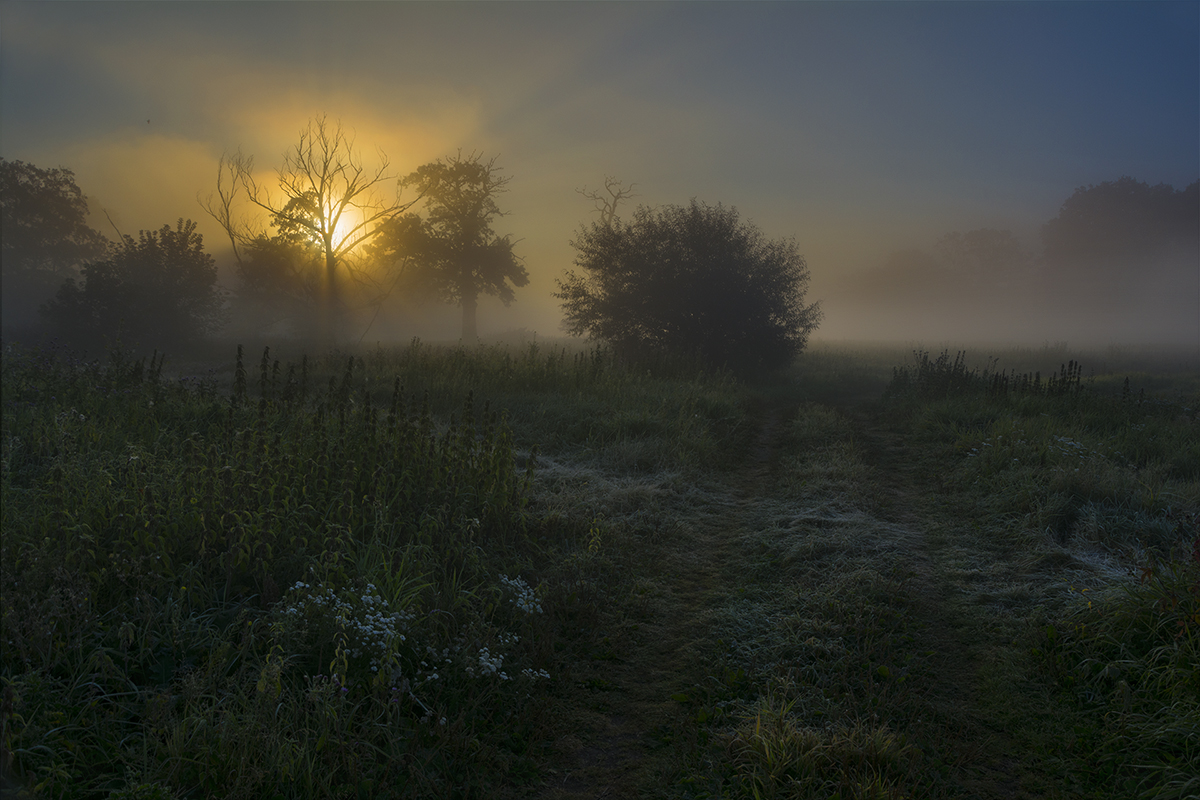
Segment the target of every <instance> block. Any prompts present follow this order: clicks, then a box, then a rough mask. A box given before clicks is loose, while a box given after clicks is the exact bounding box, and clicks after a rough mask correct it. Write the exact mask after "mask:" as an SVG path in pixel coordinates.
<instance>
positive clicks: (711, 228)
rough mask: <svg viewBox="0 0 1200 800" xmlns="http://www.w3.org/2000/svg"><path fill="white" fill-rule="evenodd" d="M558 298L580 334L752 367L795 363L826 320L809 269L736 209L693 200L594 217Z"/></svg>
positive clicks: (640, 349)
mask: <svg viewBox="0 0 1200 800" xmlns="http://www.w3.org/2000/svg"><path fill="white" fill-rule="evenodd" d="M572 246H573V247H574V248H575V250H576V251H577V255H576V258H575V265H576V266H577V267H579V269H580V270H582V274H580V273H575V272H573V271H571V272H568V273H567V275H566V277H565V279H564V280H560V281H559V282H558V286H559V291H558V292H556V293H555V296H556V297H558V298H559V299H561V300H562V301H563V302H562V305H563V310H564V312H565V313H566V327H567V329H568V330H569V331H570V332H571V333H574V334H582V335H590V336H592V337H595V338H598V339H601V340H603V341H607V342H610V343H611V344H613V345H614V346H615V347H617V348H618V349H619V350H620V351H622V352H625V353H628V354H634V355H638V354H641V353H645V352H647V351H650V352H655V351H658V352H669V353H677V354H688V355H694V356H698V357H700V358H701V359H702V360H703V361H705V362H706V363H708V364H710V365H713V366H727V367H730V368H733V369H735V370H737V371H739V372H743V373H748V372H752V371H756V370H760V369H773V368H777V367H781V366H784V365H786V364H787V363H789V362H790V361H791V360H792V359H793V358H794V357H795V356H796V355H797V354H798V353H799V352H800V351H801V350H802V349H803V348H804V345H805V344H806V343H807V341H808V336H809V334H810V333H811V332H812V331H813V330H814V329H815V328H816V326H817V323H818V322H819V320H820V310H819V308H818V306H817V304H815V303H814V304H812V305H805V304H804V295H805V292H806V291H807V288H808V281H809V273H808V265H807V264H806V263H805V261H804V258H803V256H801V255H800V254H799V252H797V250H796V243H795V241H794V240H791V239H780V240H768V239H767V238H766V237H765V236H764V235H763V234H762V232H761V231H760V230H759V229H758V228H757V227H755V226H754V225H753V224H751V223H748V222H743V221H742V220H741V219H739V217H738V213H737V211H736V209H733V208H725V207H724V206H721V205H717V206H710V205H706V204H702V203H697V202H696V201H694V200H693V201H692V202H691V204H690V205H688V206H665V207H663V208H661V209H658V210H655V209H652V208H648V207H645V206H641V207H639V208H638V209H637V211H636V212H635V213H634V216H633V220H632V221H630V222H623V221H621V220H619V219H611V220H609V221H607V222H605V221H604V220H602V221H600V222H595V223H592V225H591V226H590V227H585V228H583V229H582V230H581V231H580V232H579V234H578V235H577V236H576V238H575V241H573V242H572Z"/></svg>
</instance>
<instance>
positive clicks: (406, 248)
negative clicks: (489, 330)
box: [370, 154, 529, 342]
mask: <svg viewBox="0 0 1200 800" xmlns="http://www.w3.org/2000/svg"><path fill="white" fill-rule="evenodd" d="M499 171H500V168H499V167H497V166H496V161H495V159H492V160H490V161H483V160H482V159H481V158H480V157H479V156H477V155H472V156H467V157H463V156H462V155H461V154H460V155H457V156H452V157H450V158H446V159H442V160H438V161H435V162H433V163H430V164H426V165H425V166H423V167H421V168H420V169H418V170H417V171H415V172H413V173H412V174H410V175H409V176H408V177H406V178H404V180H403V181H402V185H404V186H407V187H413V188H415V189H416V191H417V193H418V194H420V196H421V197H422V198H424V202H425V209H426V213H425V217H424V218H423V219H422V218H421V217H419V216H417V215H416V214H406V215H405V216H403V217H399V218H394V219H391V220H389V221H388V222H387V223H386V224H385V225H384V226H382V231H383V232H382V233H381V235H380V237H379V239H378V240H377V241H376V243H375V244H374V246H373V247H372V248H371V250H370V252H371V254H372V256H373V257H375V258H378V259H380V260H382V261H384V262H390V263H396V262H402V261H409V262H410V263H411V264H412V265H413V266H414V267H415V268H416V271H417V272H418V273H420V274H419V276H416V279H417V282H418V284H419V285H422V286H424V287H425V288H426V289H427V290H428V291H431V292H432V293H433V294H435V295H436V296H437V297H438V298H439V299H441V300H444V301H445V302H448V303H455V304H457V305H459V306H461V307H462V310H463V328H462V335H463V340H464V341H467V342H474V341H476V339H477V338H478V336H477V331H476V325H475V312H476V308H477V307H478V301H479V295H481V294H488V295H494V296H497V297H499V298H500V299H501V300H502V301H503V302H504V304H505V305H508V304H509V303H511V302H512V301H513V299H514V295H513V287H520V286H525V285H527V284H528V283H529V275H528V273H527V272H526V271H525V267H524V266H522V265H521V262H520V260H519V259H518V258H517V256H516V255H515V254H514V253H513V242H512V241H511V240H510V239H509V237H507V236H499V235H497V234H496V232H495V231H493V230H492V220H493V219H494V218H496V217H500V216H503V215H504V213H503V212H502V211H501V210H500V207H499V206H497V205H496V195H497V194H499V193H501V192H503V191H504V187H505V185H506V184H507V183H508V178H506V177H501V176H500V175H499Z"/></svg>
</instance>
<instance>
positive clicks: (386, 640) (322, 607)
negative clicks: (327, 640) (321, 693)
mask: <svg viewBox="0 0 1200 800" xmlns="http://www.w3.org/2000/svg"><path fill="white" fill-rule="evenodd" d="M291 594H292V595H293V596H292V598H291V599H290V600H289V601H288V602H287V603H284V604H281V606H280V607H279V608H278V609H277V611H276V614H277V622H276V630H277V631H278V632H279V633H280V634H281V635H282V637H283V638H285V639H286V638H288V637H289V635H291V636H292V637H295V636H297V635H299V637H301V638H306V635H307V634H308V633H309V632H314V633H318V635H320V634H321V633H329V632H334V633H335V635H336V634H341V635H342V636H343V637H344V641H345V642H346V654H347V655H348V656H349V657H350V658H352V659H367V662H368V663H369V665H370V668H371V671H372V672H378V671H379V669H380V667H382V666H383V665H384V663H385V662H386V661H387V659H388V656H389V654H390V653H391V652H393V650H394V649H395V647H396V646H397V645H400V644H403V643H404V642H405V641H407V639H408V635H407V634H408V628H409V625H410V623H411V622H412V621H413V619H414V618H415V616H416V615H415V614H413V613H412V612H411V611H406V610H403V609H400V610H392V609H391V608H390V607H389V605H388V601H387V600H386V599H385V598H383V597H382V596H380V594H379V593H378V590H377V589H376V588H375V584H373V583H368V584H367V586H366V591H365V592H363V593H361V594H360V593H357V592H348V591H343V592H342V593H340V594H339V593H338V592H335V591H334V590H333V589H331V588H328V587H325V586H316V587H313V586H312V585H310V584H308V583H305V582H304V581H297V582H296V583H295V585H293V586H292V589H291ZM314 629H315V630H314Z"/></svg>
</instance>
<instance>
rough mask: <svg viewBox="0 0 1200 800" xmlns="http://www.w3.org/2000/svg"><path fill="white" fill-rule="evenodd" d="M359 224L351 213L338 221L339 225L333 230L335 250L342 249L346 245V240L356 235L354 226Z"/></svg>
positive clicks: (344, 214) (347, 213) (347, 212)
mask: <svg viewBox="0 0 1200 800" xmlns="http://www.w3.org/2000/svg"><path fill="white" fill-rule="evenodd" d="M357 224H358V222H357V221H356V219H355V217H354V216H353V215H352V214H351V213H350V212H349V211H346V212H345V213H343V214H342V216H341V217H340V218H339V219H338V221H337V225H335V226H334V228H333V247H334V249H335V250H337V249H339V248H341V247H342V245H343V244H345V243H346V240H347V239H350V238H351V236H352V235H353V234H354V226H355V225H357ZM351 249H353V248H351Z"/></svg>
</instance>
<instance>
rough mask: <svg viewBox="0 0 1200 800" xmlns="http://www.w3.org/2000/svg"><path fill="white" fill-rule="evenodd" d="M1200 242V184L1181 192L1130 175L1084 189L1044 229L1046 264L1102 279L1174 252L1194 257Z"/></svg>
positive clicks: (1043, 241) (1068, 201)
mask: <svg viewBox="0 0 1200 800" xmlns="http://www.w3.org/2000/svg"><path fill="white" fill-rule="evenodd" d="M1198 241H1200V182H1196V183H1192V184H1191V185H1190V186H1188V187H1187V188H1186V189H1181V190H1179V191H1176V190H1175V189H1174V188H1173V187H1171V186H1168V185H1166V184H1161V183H1160V184H1158V185H1157V186H1150V185H1149V184H1147V183H1143V182H1140V181H1137V180H1134V179H1133V178H1130V177H1128V176H1126V177H1122V178H1120V179H1118V180H1115V181H1105V182H1104V183H1101V184H1100V185H1099V186H1087V187H1080V188H1078V189H1076V190H1075V193H1074V194H1072V195H1071V196H1070V197H1068V198H1067V200H1066V202H1064V203H1063V205H1062V208H1061V209H1059V212H1058V216H1056V217H1055V218H1054V219H1052V220H1050V221H1049V222H1047V223H1046V224H1045V225H1044V226H1042V245H1043V249H1044V253H1045V257H1046V261H1047V262H1048V263H1050V264H1051V265H1058V266H1061V267H1066V268H1069V269H1073V268H1077V267H1088V268H1090V269H1092V270H1094V271H1096V272H1097V273H1099V274H1100V275H1102V276H1103V275H1104V273H1108V272H1113V271H1123V272H1126V273H1128V272H1129V271H1130V269H1129V268H1133V267H1137V266H1141V265H1144V264H1145V263H1147V262H1150V261H1154V260H1157V259H1161V258H1163V257H1164V256H1167V255H1169V254H1170V253H1171V251H1172V250H1176V249H1184V250H1189V251H1191V252H1192V253H1193V254H1194V252H1195V248H1196V245H1197V242H1198Z"/></svg>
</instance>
